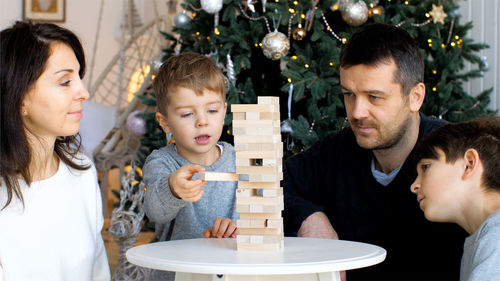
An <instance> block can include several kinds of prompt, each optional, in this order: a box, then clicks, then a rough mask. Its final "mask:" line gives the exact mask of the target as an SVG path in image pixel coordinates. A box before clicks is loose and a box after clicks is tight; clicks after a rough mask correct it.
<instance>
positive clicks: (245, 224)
mask: <svg viewBox="0 0 500 281" xmlns="http://www.w3.org/2000/svg"><path fill="white" fill-rule="evenodd" d="M236 226H238V228H266V219H258V220H247V219H239V220H237V221H236Z"/></svg>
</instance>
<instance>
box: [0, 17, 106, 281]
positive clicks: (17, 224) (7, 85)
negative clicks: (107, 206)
mask: <svg viewBox="0 0 500 281" xmlns="http://www.w3.org/2000/svg"><path fill="white" fill-rule="evenodd" d="M0 57H1V61H0V66H1V81H0V84H1V85H0V96H1V105H0V106H1V113H0V114H1V116H0V117H1V118H0V120H1V121H0V122H1V136H0V137H1V155H0V164H1V165H0V168H1V171H0V173H1V178H0V184H1V185H0V280H1V281H3V280H5V281H11V280H16V281H22V280H61V281H63V280H82V281H83V280H110V272H109V265H108V262H107V256H106V251H105V248H104V243H103V240H102V236H101V229H102V225H103V216H102V210H101V209H102V202H101V197H100V191H99V186H98V184H97V177H96V171H95V168H94V167H93V165H92V162H91V161H90V160H89V159H88V158H86V157H85V156H84V155H83V154H81V153H80V152H79V145H80V142H79V135H78V130H79V126H80V124H79V123H80V119H81V118H82V103H83V101H84V100H86V99H88V98H89V93H88V92H87V90H86V89H85V87H84V85H83V83H82V80H81V79H82V78H83V75H84V73H85V56H84V52H83V48H82V46H81V44H80V42H79V40H78V38H77V37H76V35H75V34H73V33H72V32H71V31H69V30H67V29H64V28H62V27H59V26H57V25H54V24H49V23H41V24H32V23H26V22H17V23H16V24H15V25H14V26H12V27H11V28H8V29H5V30H3V31H2V32H1V34H0ZM77 137H78V138H77Z"/></svg>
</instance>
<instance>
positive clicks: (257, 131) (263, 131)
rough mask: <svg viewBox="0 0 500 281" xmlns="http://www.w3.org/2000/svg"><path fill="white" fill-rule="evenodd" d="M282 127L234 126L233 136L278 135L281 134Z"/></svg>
mask: <svg viewBox="0 0 500 281" xmlns="http://www.w3.org/2000/svg"><path fill="white" fill-rule="evenodd" d="M280 133H281V132H280V128H277V127H268V128H238V127H234V128H233V136H236V135H259V136H260V135H265V136H270V135H278V134H280Z"/></svg>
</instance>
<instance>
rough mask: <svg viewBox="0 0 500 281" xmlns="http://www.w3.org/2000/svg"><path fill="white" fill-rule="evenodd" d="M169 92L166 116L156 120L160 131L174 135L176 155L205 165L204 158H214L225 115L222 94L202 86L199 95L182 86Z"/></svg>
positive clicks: (205, 159) (216, 156)
mask: <svg viewBox="0 0 500 281" xmlns="http://www.w3.org/2000/svg"><path fill="white" fill-rule="evenodd" d="M169 95H170V96H169V104H168V107H167V116H160V118H158V119H159V122H160V125H161V126H162V128H163V130H164V131H166V132H170V133H172V135H173V136H174V139H175V143H176V146H177V151H178V152H179V154H180V155H181V156H183V157H184V158H186V159H187V160H189V161H190V162H193V163H197V164H206V163H207V159H210V160H209V161H208V162H212V161H211V160H214V161H215V160H217V158H218V151H219V150H218V148H217V147H216V143H217V141H218V140H219V138H220V136H221V134H222V128H223V125H224V116H225V114H226V104H225V102H224V100H223V99H222V95H221V94H219V93H215V92H212V91H209V90H206V89H205V90H203V95H200V96H199V95H196V93H195V92H194V91H193V90H191V89H188V88H184V87H179V88H177V89H176V90H175V91H172V92H171V93H169ZM158 114H159V113H158ZM158 114H157V117H158ZM214 157H215V159H213V158H214ZM212 163H213V162H212Z"/></svg>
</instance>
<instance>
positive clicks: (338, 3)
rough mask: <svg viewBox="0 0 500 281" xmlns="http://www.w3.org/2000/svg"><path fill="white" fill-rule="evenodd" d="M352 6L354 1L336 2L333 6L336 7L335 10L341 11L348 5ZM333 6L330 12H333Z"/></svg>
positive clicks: (342, 0) (343, 0) (339, 0)
mask: <svg viewBox="0 0 500 281" xmlns="http://www.w3.org/2000/svg"><path fill="white" fill-rule="evenodd" d="M352 4H354V0H338V1H337V3H335V5H337V9H339V10H340V11H343V10H344V9H345V8H346V7H347V6H348V5H352ZM335 5H333V6H332V10H335V9H334V8H335Z"/></svg>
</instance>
